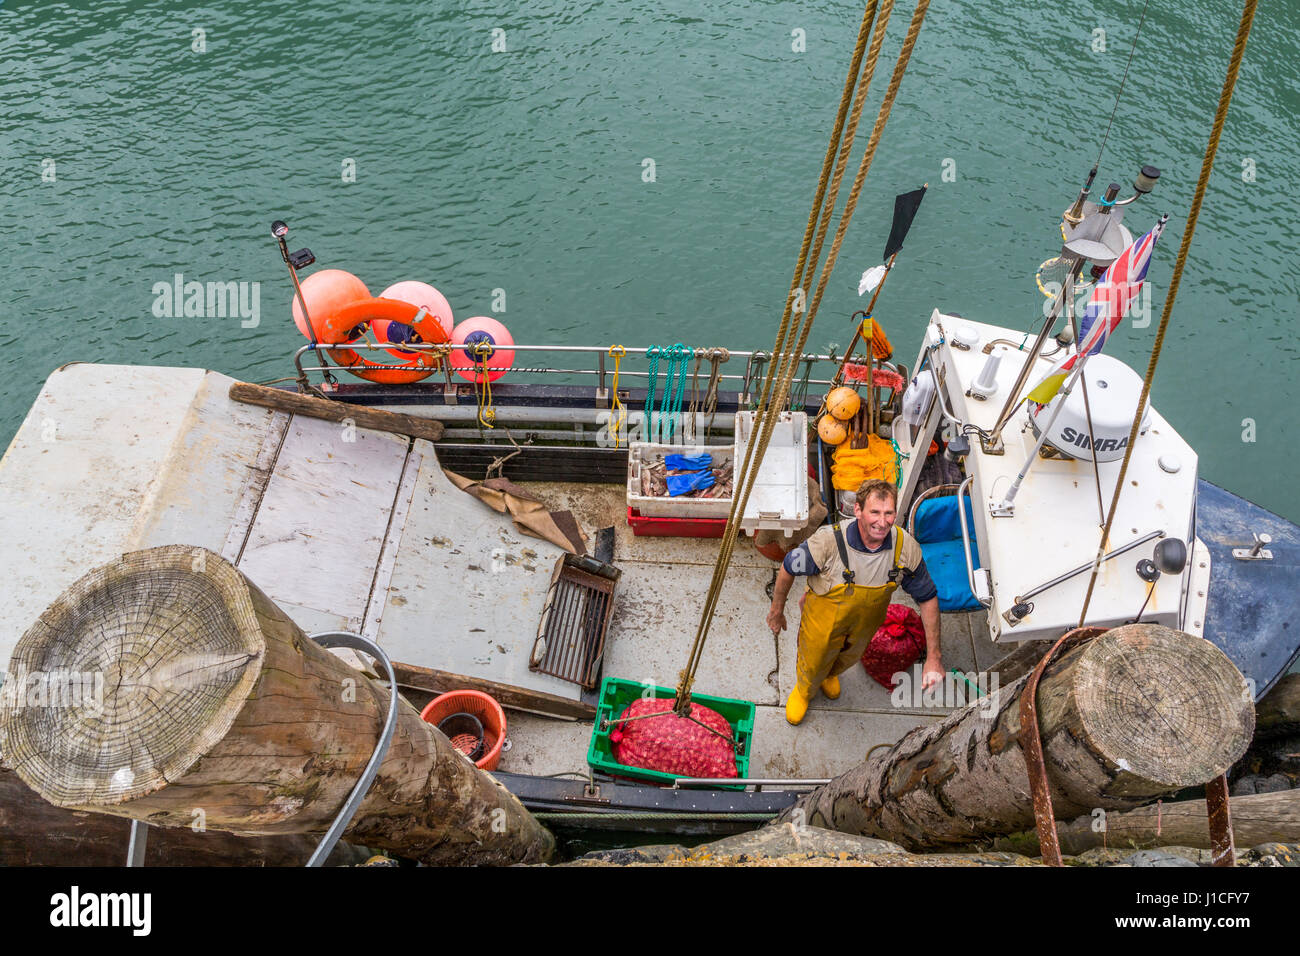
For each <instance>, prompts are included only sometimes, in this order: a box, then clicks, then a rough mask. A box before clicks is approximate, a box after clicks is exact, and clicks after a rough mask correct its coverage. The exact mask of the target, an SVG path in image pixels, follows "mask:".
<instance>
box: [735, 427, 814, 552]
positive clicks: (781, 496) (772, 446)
mask: <svg viewBox="0 0 1300 956" xmlns="http://www.w3.org/2000/svg"><path fill="white" fill-rule="evenodd" d="M753 437H754V413H753V412H737V413H736V461H737V462H738V463H743V462H744V460H745V452H746V449H747V448H748V447H749V443H750V442H751V441H752V440H753ZM736 467H740V465H739V464H738V465H737V466H736ZM807 523H808V413H807V412H782V413H781V417H780V418H779V419H778V420H777V422H776V425H775V426H773V428H772V437H771V439H770V440H769V441H768V443H767V451H766V452H765V453H764V455H763V463H762V465H760V466H759V469H758V478H757V480H756V481H755V482H754V489H753V491H751V492H750V493H749V501H747V502H746V503H745V513H744V514H743V515H741V518H740V527H741V529H742V530H744V531H748V532H750V533H751V534H752V533H753V532H755V531H759V530H765V531H778V530H779V531H784V532H785V535H786V537H787V538H788V537H789V536H790V535H792V534H794V533H795V532H796V531H798V530H799V529H800V528H802V527H803V526H804V525H806V524H807Z"/></svg>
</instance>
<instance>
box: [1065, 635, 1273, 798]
mask: <svg viewBox="0 0 1300 956" xmlns="http://www.w3.org/2000/svg"><path fill="white" fill-rule="evenodd" d="M1074 702H1075V705H1076V706H1077V707H1078V710H1079V716H1080V720H1081V724H1082V728H1083V731H1084V734H1085V736H1086V739H1087V742H1088V745H1089V746H1090V747H1091V748H1092V749H1093V750H1094V751H1095V752H1096V753H1098V754H1100V755H1103V756H1104V757H1106V758H1107V759H1108V760H1109V761H1110V762H1112V763H1113V764H1114V765H1115V766H1117V767H1119V768H1120V769H1121V770H1122V771H1125V772H1126V773H1129V774H1132V775H1134V776H1136V777H1139V778H1142V779H1143V780H1146V781H1151V782H1153V783H1156V784H1159V785H1160V787H1161V788H1165V789H1175V788H1180V787H1190V786H1196V785H1198V784H1203V783H1204V782H1205V781H1207V780H1211V779H1213V778H1215V777H1217V776H1218V775H1219V774H1221V773H1223V772H1224V771H1226V770H1227V769H1228V768H1229V767H1230V766H1232V764H1233V763H1235V762H1236V761H1237V760H1238V759H1239V758H1240V757H1241V755H1242V753H1244V752H1245V748H1246V747H1247V746H1248V745H1249V743H1250V739H1251V734H1252V732H1253V730H1254V724H1255V710H1254V705H1253V700H1252V697H1251V694H1250V690H1249V687H1248V685H1247V684H1246V681H1245V678H1243V677H1242V675H1241V672H1240V671H1238V670H1237V668H1236V667H1235V666H1234V665H1233V663H1232V662H1231V661H1230V660H1229V659H1228V657H1227V656H1226V655H1225V654H1224V653H1223V652H1222V651H1221V650H1219V648H1217V647H1215V646H1214V645H1213V644H1211V643H1210V642H1209V641H1204V640H1197V639H1194V638H1191V637H1190V636H1189V635H1187V634H1183V633H1181V632H1178V631H1173V630H1170V629H1169V628H1167V627H1160V626H1158V625H1153V624H1130V625H1126V626H1124V627H1117V628H1113V629H1112V630H1110V631H1108V632H1106V633H1105V634H1103V635H1102V636H1100V637H1098V638H1097V639H1096V640H1094V641H1093V642H1092V643H1091V644H1090V645H1089V646H1088V648H1087V650H1086V651H1085V652H1084V654H1083V656H1082V657H1081V658H1080V659H1079V662H1078V667H1077V669H1076V671H1075V679H1074Z"/></svg>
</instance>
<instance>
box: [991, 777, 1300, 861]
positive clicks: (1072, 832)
mask: <svg viewBox="0 0 1300 956" xmlns="http://www.w3.org/2000/svg"><path fill="white" fill-rule="evenodd" d="M1228 803H1229V806H1230V807H1231V810H1230V812H1231V814H1232V832H1233V836H1234V838H1235V840H1236V844H1237V847H1238V850H1239V851H1240V850H1241V849H1245V848H1249V847H1252V846H1259V845H1260V844H1261V843H1297V842H1300V790H1283V791H1281V792H1280V793H1252V794H1250V795H1248V796H1244V797H1232V798H1230V799H1229V801H1228ZM1056 832H1057V835H1058V836H1059V837H1060V839H1061V852H1062V853H1070V854H1077V853H1082V852H1084V851H1085V850H1090V849H1092V848H1093V847H1097V846H1105V847H1109V848H1110V849H1112V850H1115V849H1120V850H1127V849H1134V850H1142V849H1146V848H1147V847H1153V846H1190V847H1201V848H1203V849H1209V848H1210V830H1209V824H1208V822H1207V816H1206V808H1205V801H1204V800H1179V801H1178V802H1177V803H1162V804H1159V805H1155V804H1151V805H1149V806H1145V807H1139V808H1138V809H1136V810H1128V811H1125V812H1123V813H1098V814H1089V815H1088V816H1084V817H1079V818H1078V819H1077V820H1074V821H1072V822H1070V823H1066V824H1057V827H1056ZM993 846H994V848H995V849H998V850H1006V851H1009V852H1012V853H1023V854H1025V855H1027V856H1036V855H1037V854H1038V834H1037V833H1036V832H1035V831H1033V830H1029V831H1027V832H1024V833H1017V834H1015V835H1013V836H1009V837H1002V838H999V839H997V840H995V841H994V842H993Z"/></svg>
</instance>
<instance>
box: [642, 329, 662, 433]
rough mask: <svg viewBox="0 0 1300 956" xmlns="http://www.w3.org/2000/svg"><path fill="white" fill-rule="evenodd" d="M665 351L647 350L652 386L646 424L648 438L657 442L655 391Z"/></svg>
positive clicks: (648, 395)
mask: <svg viewBox="0 0 1300 956" xmlns="http://www.w3.org/2000/svg"><path fill="white" fill-rule="evenodd" d="M662 351H663V350H662V349H661V348H659V346H657V345H655V346H652V347H650V348H649V349H647V350H646V353H645V354H646V358H647V359H649V360H650V368H649V379H650V385H649V388H647V389H646V393H645V423H646V428H647V435H646V437H647V438H648V439H649V440H650V441H654V440H655V431H656V429H655V420H654V419H655V389H656V388H657V387H658V385H659V354H660V353H661V352H662Z"/></svg>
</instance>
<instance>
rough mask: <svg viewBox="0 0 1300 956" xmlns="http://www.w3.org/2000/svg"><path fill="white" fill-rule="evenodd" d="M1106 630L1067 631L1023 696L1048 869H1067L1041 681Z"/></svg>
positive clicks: (1027, 753) (1024, 730)
mask: <svg viewBox="0 0 1300 956" xmlns="http://www.w3.org/2000/svg"><path fill="white" fill-rule="evenodd" d="M1107 630H1108V628H1104V627H1076V628H1075V629H1074V630H1072V631H1067V632H1066V633H1065V634H1064V635H1062V637H1061V639H1060V640H1059V641H1057V642H1056V643H1055V644H1053V645H1052V648H1051V650H1049V651H1048V652H1047V653H1046V654H1044V655H1043V659H1042V660H1040V661H1039V662H1038V666H1037V667H1035V668H1034V669H1033V671H1032V673H1030V675H1029V679H1028V680H1027V681H1025V686H1024V689H1023V690H1022V691H1021V692H1020V752H1021V753H1022V754H1024V757H1025V769H1026V770H1027V771H1028V772H1029V793H1030V795H1031V796H1032V797H1033V800H1034V824H1035V826H1036V827H1037V829H1038V849H1039V852H1040V853H1041V854H1042V857H1043V862H1044V863H1046V864H1047V865H1048V866H1063V865H1064V864H1063V863H1062V862H1061V841H1060V837H1058V836H1057V833H1056V815H1055V814H1054V813H1053V812H1052V791H1051V787H1050V785H1049V784H1048V782H1047V765H1046V764H1045V763H1044V761H1043V738H1042V734H1041V732H1040V731H1039V727H1038V681H1039V680H1040V679H1041V678H1042V676H1043V672H1044V671H1046V670H1047V666H1048V665H1049V664H1051V662H1052V659H1053V658H1055V657H1056V655H1057V654H1058V653H1060V652H1061V651H1063V650H1066V649H1067V648H1070V647H1074V646H1075V645H1077V644H1082V643H1083V642H1085V641H1090V640H1092V639H1093V638H1095V637H1097V636H1098V635H1101V634H1105V633H1106V631H1107Z"/></svg>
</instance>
